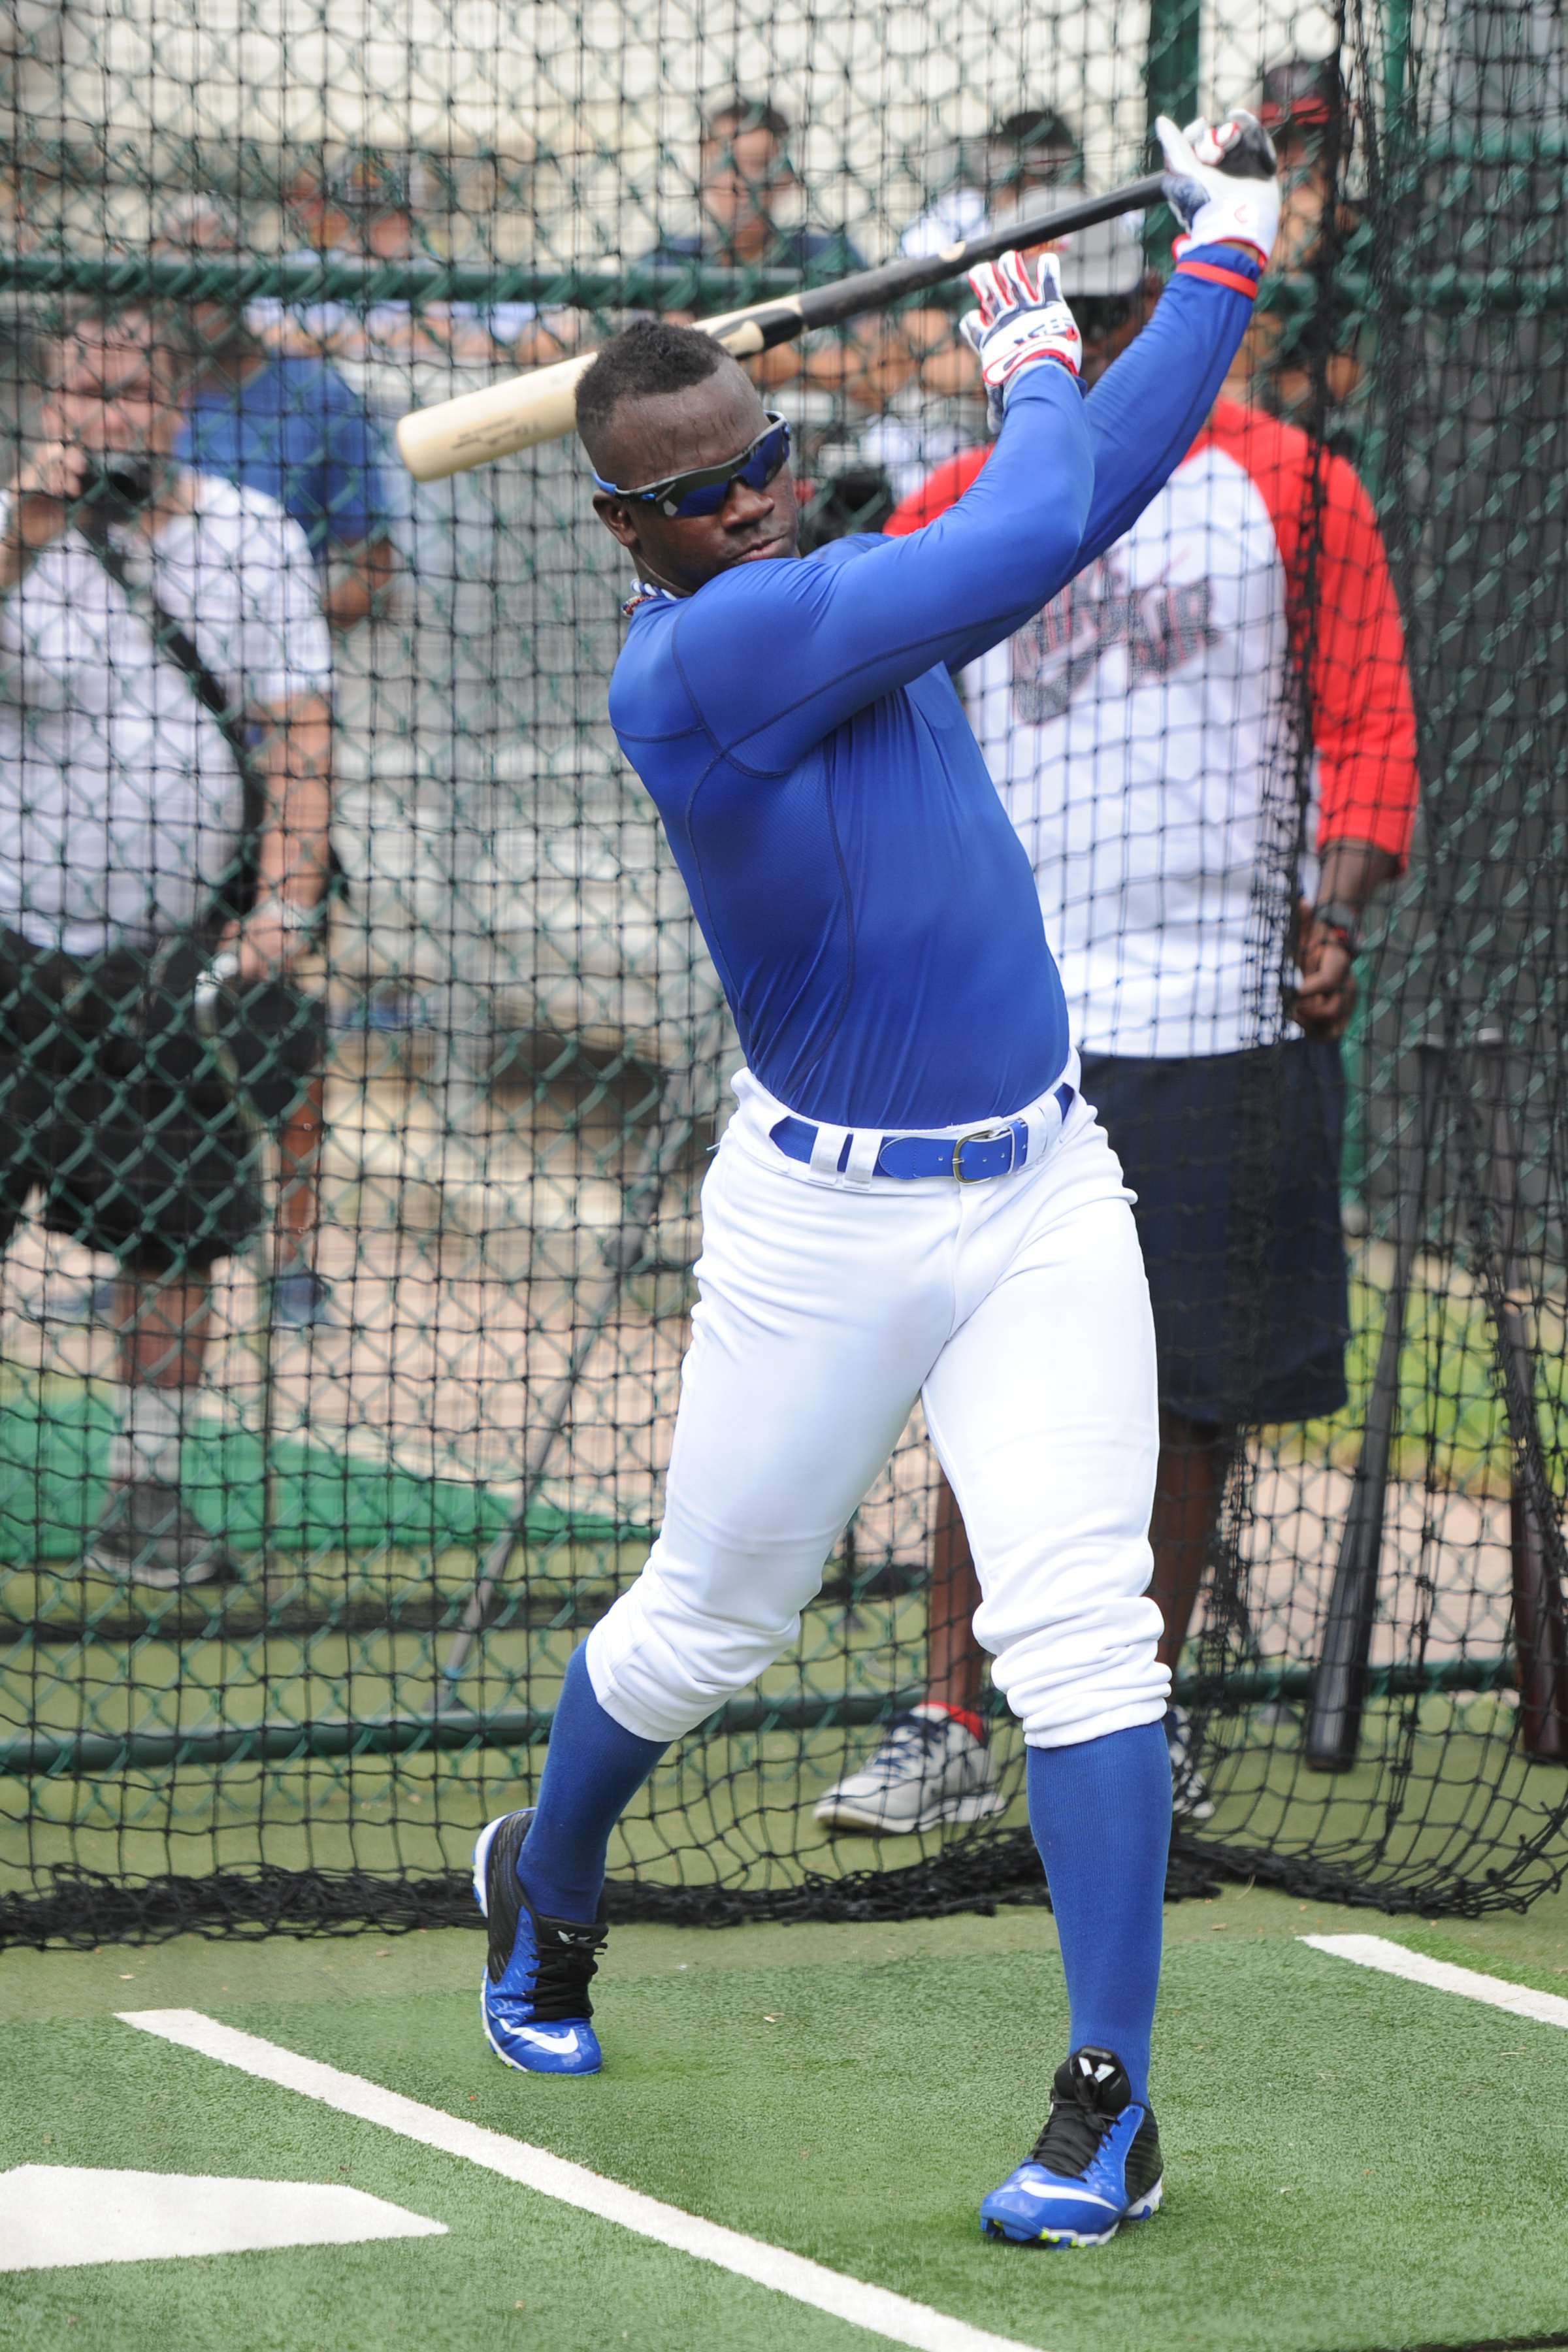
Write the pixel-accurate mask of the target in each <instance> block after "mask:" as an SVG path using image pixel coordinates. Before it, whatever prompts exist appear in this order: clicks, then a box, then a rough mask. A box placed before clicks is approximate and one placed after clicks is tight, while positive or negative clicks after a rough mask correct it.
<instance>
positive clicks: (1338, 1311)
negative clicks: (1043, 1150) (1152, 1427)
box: [1083, 1038, 1350, 1424]
mask: <svg viewBox="0 0 1568 2352" xmlns="http://www.w3.org/2000/svg"><path fill="white" fill-rule="evenodd" d="M1083 1092H1084V1096H1085V1098H1086V1099H1087V1100H1088V1101H1089V1102H1091V1103H1092V1104H1093V1105H1094V1107H1095V1108H1096V1109H1097V1110H1098V1111H1099V1113H1100V1124H1101V1125H1102V1126H1103V1127H1104V1129H1105V1130H1106V1133H1107V1134H1108V1135H1109V1136H1110V1141H1111V1144H1112V1147H1113V1149H1114V1150H1115V1151H1116V1153H1117V1156H1118V1158H1119V1159H1120V1160H1121V1166H1122V1169H1123V1171H1124V1172H1125V1174H1126V1178H1127V1182H1128V1186H1129V1189H1130V1190H1131V1191H1132V1192H1136V1193H1137V1195H1138V1200H1137V1204H1136V1206H1135V1208H1134V1210H1133V1215H1134V1217H1135V1218H1136V1219H1137V1223H1138V1233H1139V1238H1140V1240H1141V1241H1142V1244H1143V1262H1144V1265H1146V1267H1147V1268H1148V1273H1149V1292H1150V1297H1151V1298H1152V1302H1153V1307H1154V1334H1155V1341H1156V1345H1157V1347H1158V1350H1159V1360H1160V1402H1161V1403H1162V1404H1163V1405H1166V1406H1169V1407H1170V1408H1171V1410H1172V1411H1173V1412H1180V1413H1184V1414H1185V1415H1186V1416H1187V1417H1188V1419H1189V1420H1192V1421H1202V1422H1211V1423H1221V1424H1224V1423H1236V1422H1276V1421H1310V1420H1315V1419H1316V1418H1317V1417H1318V1415H1320V1414H1321V1413H1329V1412H1337V1411H1338V1410H1339V1408H1340V1407H1341V1406H1342V1404H1343V1403H1344V1402H1345V1377H1344V1351H1345V1342H1346V1339H1348V1337H1349V1331H1350V1302H1349V1297H1348V1291H1347V1284H1346V1274H1345V1254H1344V1244H1343V1241H1342V1235H1341V1226H1340V1145H1341V1139H1342V1134H1343V1130H1344V1074H1343V1071H1342V1066H1341V1063H1340V1051H1339V1047H1338V1046H1337V1045H1325V1044H1322V1043H1320V1042H1318V1041H1316V1040H1314V1039H1310V1038H1297V1039H1293V1040H1292V1041H1291V1042H1289V1044H1286V1045H1278V1046H1274V1047H1265V1048H1260V1049H1259V1050H1258V1051H1256V1052H1248V1053H1239V1054H1213V1055H1203V1056H1200V1057H1196V1058H1194V1059H1193V1060H1190V1061H1141V1060H1140V1061H1134V1060H1132V1059H1131V1058H1130V1057H1127V1056H1124V1055H1116V1054H1086V1055H1084V1057H1083Z"/></svg>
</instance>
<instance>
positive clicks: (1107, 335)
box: [854, 221, 1160, 499]
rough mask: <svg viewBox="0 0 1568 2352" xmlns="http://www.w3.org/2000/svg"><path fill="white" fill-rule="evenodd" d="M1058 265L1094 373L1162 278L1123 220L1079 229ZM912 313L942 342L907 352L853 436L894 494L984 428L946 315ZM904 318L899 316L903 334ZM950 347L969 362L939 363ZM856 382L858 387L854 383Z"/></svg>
mask: <svg viewBox="0 0 1568 2352" xmlns="http://www.w3.org/2000/svg"><path fill="white" fill-rule="evenodd" d="M1061 272H1062V287H1063V290H1064V292H1065V293H1066V294H1067V296H1068V300H1069V301H1070V302H1071V304H1072V307H1073V314H1074V316H1075V317H1076V319H1077V320H1078V322H1079V331H1080V332H1081V334H1082V336H1083V339H1084V352H1085V362H1086V365H1085V375H1086V379H1087V380H1089V381H1092V380H1093V378H1094V376H1095V375H1096V374H1097V373H1099V372H1100V369H1101V368H1102V367H1103V366H1104V365H1105V364H1106V363H1107V362H1108V361H1109V360H1110V359H1114V357H1115V356H1116V353H1117V352H1119V351H1121V349H1122V348H1123V347H1124V346H1125V345H1126V344H1127V343H1128V342H1130V341H1131V339H1132V337H1133V335H1135V334H1136V333H1137V331H1138V329H1139V327H1140V326H1141V325H1142V322H1143V319H1144V317H1145V316H1146V315H1147V306H1148V304H1149V303H1150V302H1151V301H1152V299H1153V298H1154V297H1155V296H1156V295H1157V294H1158V292H1159V289H1160V281H1159V279H1158V278H1145V273H1144V268H1143V248H1142V244H1141V242H1140V241H1139V237H1138V234H1137V229H1136V226H1128V224H1127V223H1125V222H1123V221H1102V222H1100V224H1099V226H1096V227H1094V228H1089V229H1079V231H1078V232H1077V233H1076V234H1075V235H1074V236H1072V237H1071V238H1070V239H1069V240H1068V242H1067V245H1066V247H1065V248H1064V249H1063V251H1062V254H1061ZM912 318H913V320H914V322H915V323H917V324H918V323H919V322H920V321H922V320H927V319H930V320H932V321H940V323H941V326H942V331H943V332H944V333H945V334H946V336H947V337H948V339H949V341H948V345H947V346H937V345H935V344H934V341H933V344H932V346H931V351H930V354H929V356H928V357H927V358H926V360H925V362H924V363H923V364H920V363H918V362H917V361H916V359H915V357H914V355H913V353H912V352H911V353H910V357H909V368H908V373H907V376H906V379H905V383H904V385H903V387H902V388H900V389H898V390H895V392H894V394H893V396H892V397H891V398H890V399H889V401H888V402H887V404H886V405H885V407H884V408H883V412H882V414H881V415H879V417H878V418H877V419H876V421H875V422H874V423H873V424H871V425H868V426H867V427H866V428H865V430H864V431H863V432H862V433H861V435H860V441H859V448H860V455H861V457H863V459H864V460H865V461H866V462H867V463H868V464H870V465H874V466H879V467H881V468H882V469H883V471H885V472H886V474H887V475H888V478H889V480H890V482H891V483H892V486H893V493H894V496H895V498H898V499H906V498H909V497H910V496H911V495H912V493H913V492H914V491H915V490H916V489H918V488H919V487H920V485H921V482H922V481H924V479H925V478H926V476H927V475H928V474H929V473H930V472H931V469H932V468H933V467H936V466H940V465H942V463H943V462H944V461H945V460H946V459H948V458H950V457H955V456H956V455H957V454H958V452H959V451H960V450H963V449H967V448H970V447H972V446H973V444H974V441H975V438H976V436H977V434H979V433H980V432H983V431H984V401H983V400H982V399H981V397H980V394H979V392H978V388H977V387H975V386H974V383H973V377H972V376H971V374H970V365H972V363H973V353H972V352H970V349H969V346H968V344H967V343H963V342H961V341H958V338H957V336H956V335H955V334H954V332H953V326H952V319H951V318H950V317H949V315H948V314H947V313H946V312H945V311H932V312H924V311H917V312H915V313H913V314H912ZM910 323H911V322H910V320H909V319H906V320H903V321H902V322H901V326H902V331H903V333H904V335H905V337H906V339H907V338H908V336H909V334H910ZM950 347H951V348H952V352H953V354H954V357H955V359H956V360H958V361H960V362H963V363H968V364H958V365H954V366H953V367H952V369H950V370H949V369H944V368H942V367H940V366H939V364H938V362H939V361H940V359H941V358H942V352H943V351H944V350H945V349H947V348H950ZM854 389H855V390H856V391H857V393H858V390H859V387H858V386H856V387H855V388H854Z"/></svg>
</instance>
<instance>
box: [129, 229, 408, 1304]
mask: <svg viewBox="0 0 1568 2352" xmlns="http://www.w3.org/2000/svg"><path fill="white" fill-rule="evenodd" d="M157 249H158V250H159V251H161V252H163V253H168V254H174V255H177V256H178V257H180V258H181V259H188V258H191V257H195V256H200V255H203V254H214V255H217V256H220V257H225V256H231V255H237V253H238V252H239V250H240V241H239V234H238V228H237V223H236V222H235V220H234V218H233V216H232V215H230V214H229V213H228V211H227V210H226V207H225V206H223V205H220V204H218V203H216V201H215V200H214V199H213V198H212V197H209V196H203V195H190V196H184V197H182V198H180V200H179V201H178V202H177V203H176V204H174V205H172V206H171V207H170V210H169V212H168V214H167V215H165V218H164V221H163V229H162V233H161V235H160V237H159V240H158V247H157ZM192 316H193V320H194V323H195V329H196V332H197V336H198V338H199V343H200V352H201V357H200V359H199V361H198V363H197V370H196V373H195V376H194V378H193V380H192V382H191V383H189V385H188V386H187V388H186V392H185V403H184V405H185V415H186V418H187V420H188V421H187V424H186V426H185V430H184V433H183V434H182V435H181V436H180V439H179V442H178V444H177V445H176V448H175V456H176V457H178V459H179V460H180V462H181V463H182V464H183V465H186V466H189V467H192V468H193V469H194V470H195V471H197V472H200V473H206V474H220V475H222V476H223V477H224V478H225V479H226V480H227V481H230V482H234V483H237V484H238V485H240V486H241V487H243V488H247V489H252V490H259V491H261V492H263V493H264V494H265V496H267V497H268V498H270V499H276V500H277V502H278V504H279V506H280V507H282V508H283V509H284V511H285V512H286V513H287V514H289V515H291V516H292V517H293V519H294V520H295V521H296V522H297V523H298V524H299V525H300V530H302V531H303V532H304V534H305V539H306V542H307V544H308V545H309V547H310V553H311V556H312V558H313V559H314V562H315V565H316V575H317V579H318V582H319V583H320V587H321V609H322V611H323V612H324V613H325V614H326V617H327V619H328V621H329V622H330V624H331V626H332V628H333V629H334V630H335V631H337V632H339V633H340V634H342V633H343V632H346V631H347V630H350V629H353V628H355V627H357V626H358V625H360V624H361V623H362V622H364V621H366V620H368V619H370V618H372V617H373V616H374V615H375V614H380V613H382V612H383V611H384V610H385V608H386V605H387V602H388V598H389V595H390V593H391V590H392V584H393V581H394V578H395V572H396V569H397V557H396V553H395V549H394V547H393V543H392V540H391V537H390V534H389V530H388V522H387V502H386V497H385V492H384V486H383V482H382V477H381V472H380V468H379V465H378V462H377V457H378V448H379V443H380V434H379V432H378V429H377V426H376V424H375V421H374V418H373V416H372V415H371V413H370V411H369V409H368V408H367V407H366V406H365V404H364V403H363V400H361V399H360V398H359V396H358V394H355V393H353V392H352V391H351V390H350V389H349V387H348V385H347V384H346V383H344V382H343V380H342V376H341V375H340V374H339V373H338V372H337V370H336V369H335V368H334V367H332V366H331V364H330V363H329V362H327V361H326V360H324V359H322V358H321V356H320V355H319V354H317V353H315V352H304V351H281V350H278V349H269V348H268V345H267V344H266V343H264V342H263V341H261V340H260V338H259V337H258V334H257V333H256V331H255V329H254V327H253V326H252V325H251V324H250V323H249V321H248V320H247V316H246V315H245V313H243V312H242V311H241V310H240V309H239V307H238V306H237V304H236V303H234V302H223V301H205V302H199V303H197V304H195V306H194V308H193V312H192ZM325 1083H326V1082H325V1073H324V1071H323V1070H322V1069H321V1067H320V1066H318V1067H317V1068H316V1069H315V1070H313V1071H312V1072H311V1074H310V1080H309V1083H308V1084H307V1085H306V1087H304V1090H303V1092H302V1093H301V1094H300V1097H299V1099H298V1100H297V1101H296V1102H295V1103H294V1105H293V1107H292V1108H291V1110H290V1111H289V1116H288V1118H287V1120H286V1122H285V1125H284V1128H283V1130H282V1133H281V1135H280V1136H279V1155H280V1168H279V1202H278V1223H279V1238H280V1242H281V1244H282V1248H281V1252H280V1259H279V1267H278V1273H277V1277H276V1280H275V1282H274V1285H273V1294H272V1305H273V1311H274V1313H275V1315H276V1316H277V1318H278V1319H279V1321H280V1322H284V1323H291V1324H295V1325H310V1324H313V1323H317V1322H321V1321H324V1320H326V1319H327V1318H328V1317H329V1315H330V1311H331V1310H330V1302H329V1298H328V1294H327V1290H326V1286H325V1285H324V1283H323V1282H322V1280H321V1276H320V1275H319V1273H318V1272H317V1270H316V1265H315V1249H316V1225H317V1209H318V1201H317V1178H318V1175H319V1172H320V1168H321V1146H322V1141H323V1137H324V1098H325ZM95 1303H97V1302H96V1301H95Z"/></svg>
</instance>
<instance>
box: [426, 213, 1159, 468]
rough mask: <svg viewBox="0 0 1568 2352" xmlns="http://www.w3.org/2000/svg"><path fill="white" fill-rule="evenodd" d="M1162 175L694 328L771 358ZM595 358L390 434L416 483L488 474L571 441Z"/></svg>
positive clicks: (1084, 219)
mask: <svg viewBox="0 0 1568 2352" xmlns="http://www.w3.org/2000/svg"><path fill="white" fill-rule="evenodd" d="M1162 193H1163V181H1162V177H1161V175H1160V173H1157V172H1156V173H1150V174H1149V176H1148V177H1147V178H1145V179H1142V180H1133V181H1131V182H1129V184H1128V185H1127V186H1126V187H1123V188H1116V189H1113V190H1112V191H1111V193H1110V194H1109V195H1104V196H1085V197H1084V198H1082V200H1081V201H1080V202H1079V203H1077V204H1071V205H1057V206H1056V207H1055V209H1054V210H1053V211H1051V212H1048V213H1037V214H1035V215H1032V216H1031V217H1030V218H1029V219H1027V220H1019V221H1014V222H1012V223H1011V224H1010V226H1008V227H1006V228H994V229H987V230H986V231H985V232H984V235H982V236H972V237H967V238H964V239H963V241H962V242H960V243H958V244H954V245H946V246H943V247H942V249H941V251H940V252H938V253H932V254H923V255H921V257H919V258H918V259H903V260H899V261H887V262H884V263H883V264H882V265H881V267H880V268H877V269H861V270H858V271H857V272H856V274H855V275H854V277H852V278H840V279H839V280H838V281H837V284H836V285H833V286H815V287H811V288H809V289H806V290H805V292H804V293H800V294H784V295H775V296H773V298H772V299H770V300H768V301H766V302H753V303H752V305H751V307H750V309H748V310H725V311H723V312H721V314H720V316H719V317H717V318H715V319H701V320H699V321H698V324H699V325H700V328H701V329H702V331H703V333H704V334H707V335H711V336H712V337H713V339H714V341H716V342H720V343H722V344H723V346H724V349H725V350H726V351H727V352H731V353H732V354H733V356H734V357H735V358H736V359H751V358H752V357H754V356H755V354H756V353H757V352H766V351H771V350H772V349H773V345H774V344H775V343H788V342H793V341H795V337H796V336H797V335H804V334H807V333H809V332H810V331H811V330H812V329H813V328H814V327H837V326H841V325H842V324H843V322H844V321H845V320H847V319H857V318H859V317H861V316H862V315H863V314H864V313H865V312H866V311H868V310H886V309H887V307H888V306H889V303H893V302H899V301H901V300H903V299H905V298H906V297H907V296H909V295H911V294H920V293H922V292H924V290H925V289H926V288H927V287H931V286H940V285H942V283H943V281H944V280H945V279H947V278H957V277H960V276H961V275H962V274H963V271H964V270H966V269H973V267H974V265H975V264H976V262H980V261H993V260H994V259H995V257H996V256H997V255H998V254H999V253H1005V252H1007V251H1008V250H1009V249H1010V248H1014V247H1030V246H1035V245H1043V244H1045V243H1047V241H1048V240H1050V239H1052V238H1055V237H1058V236H1070V235H1071V234H1072V232H1073V231H1074V230H1075V229H1080V228H1092V227H1093V226H1095V224H1096V222H1098V221H1107V220H1115V219H1116V218H1117V217H1118V216H1119V215H1121V214H1122V213H1130V212H1139V211H1142V210H1143V209H1144V208H1145V207H1146V206H1148V205H1155V204H1158V203H1160V202H1161V201H1162ZM594 360H595V353H594V352H579V353H578V354H577V356H576V357H575V358H574V359H569V360H558V361H556V362H555V364H554V365H553V366H552V367H543V368H534V369H533V370H532V371H531V373H529V374H527V375H517V376H511V377H509V378H508V380H507V382H506V383H492V384H487V385H486V387H485V389H484V390H483V391H482V392H468V393H464V394H462V395H461V397H460V398H458V399H457V400H443V401H438V402H437V404H436V405H435V406H434V407H431V408H415V409H410V411H409V413H408V415H406V416H405V417H403V418H402V419H401V420H400V422H399V424H398V427H397V446H398V451H399V454H400V455H401V457H402V458H403V462H404V464H405V466H406V467H407V468H408V470H409V472H410V473H411V474H412V475H413V476H414V477H415V478H416V480H417V481H421V482H437V481H440V480H441V479H442V478H444V477H445V476H446V475H447V474H459V473H462V472H464V471H465V470H466V469H467V468H468V467H470V466H485V465H489V462H490V460H491V459H492V458H495V457H510V455H511V454H512V453H513V451H514V450H518V449H531V448H532V447H533V446H535V444H536V443H538V442H541V441H557V440H559V439H561V437H562V436H563V435H564V434H567V433H570V432H571V431H572V429H573V426H574V423H575V420H576V414H577V383H578V379H579V377H581V376H583V375H584V374H585V373H586V372H587V370H588V369H589V368H590V367H591V366H592V365H593V363H594Z"/></svg>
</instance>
